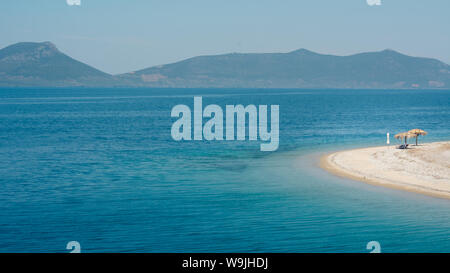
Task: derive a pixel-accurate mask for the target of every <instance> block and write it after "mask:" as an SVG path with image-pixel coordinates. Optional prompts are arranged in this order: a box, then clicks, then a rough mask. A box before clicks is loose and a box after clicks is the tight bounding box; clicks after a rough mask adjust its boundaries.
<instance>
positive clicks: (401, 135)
mask: <svg viewBox="0 0 450 273" xmlns="http://www.w3.org/2000/svg"><path fill="white" fill-rule="evenodd" d="M394 137H395V138H396V139H401V140H402V139H405V144H407V143H406V140H407V139H408V138H411V137H414V135H412V134H410V133H408V132H403V133H398V134H396V135H395V136H394Z"/></svg>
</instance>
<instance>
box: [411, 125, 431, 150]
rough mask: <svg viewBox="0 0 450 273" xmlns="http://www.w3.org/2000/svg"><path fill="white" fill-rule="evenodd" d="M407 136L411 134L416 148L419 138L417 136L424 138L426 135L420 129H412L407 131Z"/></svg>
mask: <svg viewBox="0 0 450 273" xmlns="http://www.w3.org/2000/svg"><path fill="white" fill-rule="evenodd" d="M408 133H409V134H412V135H414V136H415V137H416V146H417V139H418V138H419V136H426V135H427V134H428V133H427V132H425V131H424V130H422V129H412V130H409V131H408Z"/></svg>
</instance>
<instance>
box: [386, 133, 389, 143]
mask: <svg viewBox="0 0 450 273" xmlns="http://www.w3.org/2000/svg"><path fill="white" fill-rule="evenodd" d="M386 143H387V144H388V145H389V133H387V134H386Z"/></svg>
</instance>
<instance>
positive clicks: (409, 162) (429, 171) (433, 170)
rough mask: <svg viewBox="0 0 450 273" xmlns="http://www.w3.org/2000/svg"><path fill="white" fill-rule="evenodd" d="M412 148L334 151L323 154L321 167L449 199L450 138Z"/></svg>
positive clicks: (369, 180)
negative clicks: (449, 139)
mask: <svg viewBox="0 0 450 273" xmlns="http://www.w3.org/2000/svg"><path fill="white" fill-rule="evenodd" d="M410 147H411V148H408V149H407V150H400V149H396V148H395V146H393V145H391V146H377V147H369V148H359V149H352V150H344V151H338V152H333V153H330V154H327V155H324V156H322V157H321V158H320V163H319V166H320V167H321V168H322V169H324V170H326V171H328V172H329V173H331V174H334V175H336V176H340V177H343V178H349V179H351V180H355V181H360V182H364V183H367V184H370V185H375V186H383V187H388V188H391V189H396V190H403V191H408V192H413V193H419V194H424V195H428V196H432V197H439V198H445V199H450V141H443V142H431V143H423V144H420V145H419V146H413V145H410ZM447 159H448V160H447Z"/></svg>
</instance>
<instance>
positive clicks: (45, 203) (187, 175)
mask: <svg viewBox="0 0 450 273" xmlns="http://www.w3.org/2000/svg"><path fill="white" fill-rule="evenodd" d="M194 95H201V96H202V97H203V104H204V105H207V104H218V105H221V106H222V107H223V108H225V105H226V104H243V105H247V104H255V105H259V104H269V105H270V104H279V105H280V148H279V149H278V151H276V152H273V153H267V152H260V151H259V143H254V142H252V143H251V142H248V141H245V142H175V141H173V140H172V138H171V136H170V128H171V125H172V122H173V121H174V119H172V118H171V117H170V111H171V109H172V107H173V106H174V105H176V104H180V103H182V104H187V105H191V106H192V105H193V96H194ZM416 127H417V128H423V129H425V130H427V131H428V132H429V135H428V136H426V137H425V138H424V139H423V141H428V142H429V141H439V140H449V139H450V91H446V90H409V91H408V90H393V91H388V90H251V89H248V90H247V89H82V88H79V89H0V186H1V187H2V190H1V191H0V252H67V250H66V249H65V247H66V244H67V242H68V241H73V240H75V241H78V242H80V244H81V248H82V251H83V252H112V251H115V252H248V251H249V252H367V250H366V249H365V247H366V244H367V242H369V241H372V240H376V241H379V242H380V244H381V248H382V251H383V252H400V251H402V252H449V251H450V201H448V200H443V199H437V198H432V197H427V196H421V195H418V194H414V193H407V192H401V191H396V190H391V189H385V188H381V187H375V186H370V185H366V184H363V183H359V182H354V181H350V180H346V179H342V178H337V177H334V176H332V175H330V174H328V173H326V172H324V171H323V170H321V169H320V168H318V167H317V162H318V158H319V157H320V156H321V155H323V154H325V153H327V152H329V151H334V150H339V149H347V148H353V147H363V146H374V145H382V144H383V143H384V142H385V134H386V132H388V131H389V132H391V133H396V132H400V131H405V130H407V129H412V128H416ZM391 141H393V142H394V143H395V141H394V140H392V139H391Z"/></svg>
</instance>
